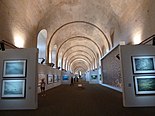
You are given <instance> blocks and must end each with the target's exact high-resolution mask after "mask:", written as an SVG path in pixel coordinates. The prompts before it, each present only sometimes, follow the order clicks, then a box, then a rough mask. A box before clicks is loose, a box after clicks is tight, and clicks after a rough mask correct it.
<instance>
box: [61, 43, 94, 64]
mask: <svg viewBox="0 0 155 116" xmlns="http://www.w3.org/2000/svg"><path fill="white" fill-rule="evenodd" d="M77 46H80V47H85V48H87V49H89V50H90V51H91V52H92V53H93V54H94V56H95V59H97V56H96V54H95V53H94V51H93V50H92V49H91V48H89V47H87V46H84V45H75V46H72V47H70V48H68V49H67V50H66V51H65V52H64V54H63V55H62V61H63V58H64V56H65V54H66V52H67V51H69V50H70V49H71V48H74V47H77Z"/></svg>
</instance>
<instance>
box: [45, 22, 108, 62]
mask: <svg viewBox="0 0 155 116" xmlns="http://www.w3.org/2000/svg"><path fill="white" fill-rule="evenodd" d="M74 23H85V24H88V25H91V26H93V27H95V28H96V29H98V30H99V31H100V32H101V33H102V34H103V36H104V37H105V40H106V41H107V44H108V50H110V42H109V40H108V38H107V36H106V34H105V33H104V32H103V30H102V29H100V28H99V27H98V26H96V25H95V24H93V23H90V22H87V21H80V20H78V21H71V22H68V23H65V24H63V25H61V26H60V27H58V28H57V29H56V30H55V31H54V32H53V34H52V35H51V37H50V40H49V42H48V44H47V52H49V50H50V45H51V41H52V39H53V37H54V35H55V34H56V33H57V32H58V31H59V30H60V29H61V28H63V27H65V26H66V25H70V24H74ZM47 60H49V53H48V54H47Z"/></svg>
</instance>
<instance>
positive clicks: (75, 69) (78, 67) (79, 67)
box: [73, 66, 87, 73]
mask: <svg viewBox="0 0 155 116" xmlns="http://www.w3.org/2000/svg"><path fill="white" fill-rule="evenodd" d="M79 69H80V71H81V69H83V72H86V71H87V69H84V68H83V67H81V66H76V67H75V68H74V70H73V72H74V73H75V72H76V71H79Z"/></svg>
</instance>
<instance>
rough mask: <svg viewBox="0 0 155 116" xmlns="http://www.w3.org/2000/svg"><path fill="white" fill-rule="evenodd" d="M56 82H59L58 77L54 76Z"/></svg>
mask: <svg viewBox="0 0 155 116" xmlns="http://www.w3.org/2000/svg"><path fill="white" fill-rule="evenodd" d="M54 82H55V83H56V82H58V75H54Z"/></svg>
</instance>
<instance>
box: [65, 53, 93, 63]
mask: <svg viewBox="0 0 155 116" xmlns="http://www.w3.org/2000/svg"><path fill="white" fill-rule="evenodd" d="M75 57H76V58H77V57H79V58H80V57H84V58H86V59H88V60H89V62H90V63H91V60H90V59H89V58H88V57H87V56H86V55H83V54H77V55H75V56H72V57H71V58H70V59H69V60H68V62H69V61H70V60H72V59H73V58H75Z"/></svg>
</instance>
